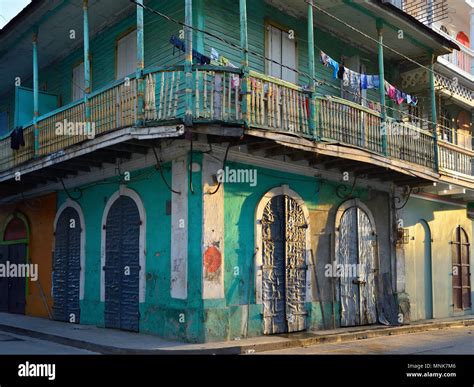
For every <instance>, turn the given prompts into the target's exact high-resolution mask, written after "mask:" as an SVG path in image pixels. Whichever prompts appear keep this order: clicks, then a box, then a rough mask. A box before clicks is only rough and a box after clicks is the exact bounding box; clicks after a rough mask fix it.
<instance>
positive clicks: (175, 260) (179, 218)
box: [170, 156, 189, 300]
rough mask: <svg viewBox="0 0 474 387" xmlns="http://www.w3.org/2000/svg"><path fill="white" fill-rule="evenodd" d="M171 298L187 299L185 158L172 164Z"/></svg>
mask: <svg viewBox="0 0 474 387" xmlns="http://www.w3.org/2000/svg"><path fill="white" fill-rule="evenodd" d="M171 171H172V176H173V178H172V186H173V188H174V190H175V191H176V192H179V193H174V192H173V193H172V194H171V195H172V196H171V289H170V290H171V297H172V298H177V299H182V300H185V299H186V298H187V297H188V286H187V282H188V186H189V184H188V168H187V156H182V157H180V158H178V159H176V160H173V162H172V167H171Z"/></svg>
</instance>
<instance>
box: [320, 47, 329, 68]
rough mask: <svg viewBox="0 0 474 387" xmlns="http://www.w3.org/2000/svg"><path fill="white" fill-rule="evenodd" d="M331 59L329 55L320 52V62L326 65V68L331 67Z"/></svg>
mask: <svg viewBox="0 0 474 387" xmlns="http://www.w3.org/2000/svg"><path fill="white" fill-rule="evenodd" d="M330 59H331V58H330V57H329V55H327V54H326V53H325V52H324V51H319V60H320V61H321V63H322V64H323V65H324V66H328V65H329V60H330Z"/></svg>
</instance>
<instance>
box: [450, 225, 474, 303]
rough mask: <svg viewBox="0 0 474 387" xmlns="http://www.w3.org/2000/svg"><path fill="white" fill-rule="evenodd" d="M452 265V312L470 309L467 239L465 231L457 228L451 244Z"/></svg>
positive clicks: (468, 246) (469, 272)
mask: <svg viewBox="0 0 474 387" xmlns="http://www.w3.org/2000/svg"><path fill="white" fill-rule="evenodd" d="M451 246H452V249H451V252H452V265H453V271H452V276H453V304H454V310H466V309H470V308H471V271H470V262H469V261H470V259H469V258H470V257H469V248H470V244H469V238H468V236H467V233H466V231H465V230H464V229H463V228H462V227H461V226H459V227H457V228H456V231H455V233H454V238H453V241H452V242H451Z"/></svg>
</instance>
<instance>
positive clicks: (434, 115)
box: [429, 54, 439, 171]
mask: <svg viewBox="0 0 474 387" xmlns="http://www.w3.org/2000/svg"><path fill="white" fill-rule="evenodd" d="M435 62H436V57H435V56H434V55H433V54H432V55H431V63H430V76H429V79H430V97H431V130H432V132H433V147H434V149H433V151H434V153H433V155H434V168H435V170H436V171H439V158H438V152H439V148H438V125H437V123H438V114H437V111H436V84H435V75H434V64H435Z"/></svg>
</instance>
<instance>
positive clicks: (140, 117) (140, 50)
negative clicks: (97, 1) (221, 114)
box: [136, 0, 145, 126]
mask: <svg viewBox="0 0 474 387" xmlns="http://www.w3.org/2000/svg"><path fill="white" fill-rule="evenodd" d="M137 3H138V4H137V72H136V77H137V89H138V90H137V122H136V124H137V125H138V126H140V125H143V122H144V121H145V111H144V98H145V82H144V79H143V69H144V68H145V40H144V21H143V0H137Z"/></svg>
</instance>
